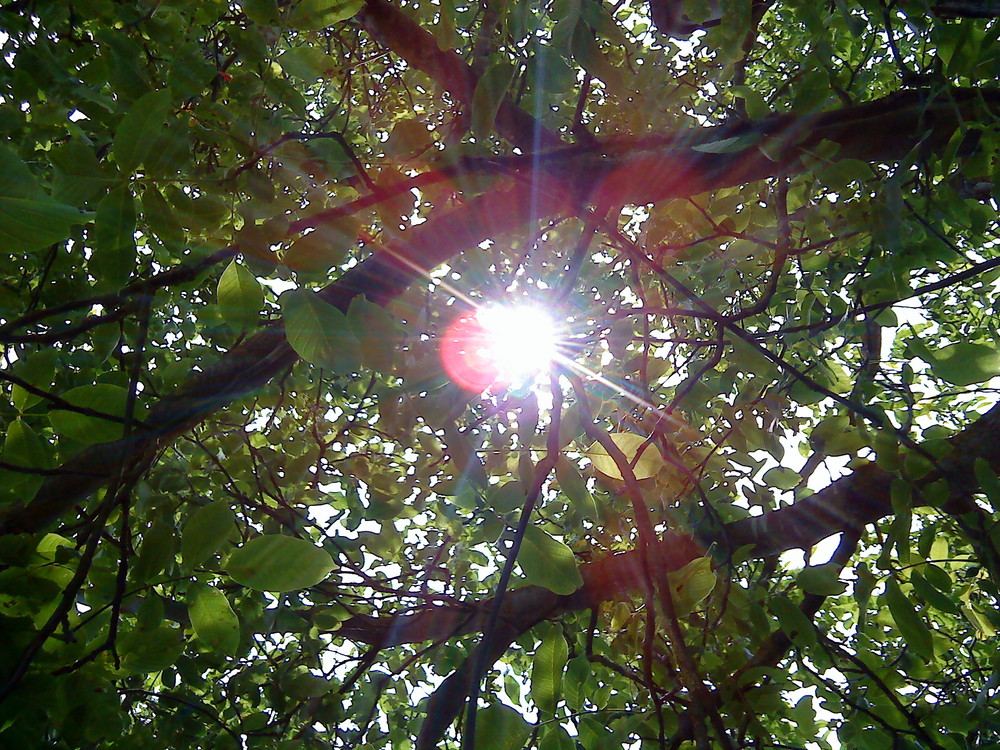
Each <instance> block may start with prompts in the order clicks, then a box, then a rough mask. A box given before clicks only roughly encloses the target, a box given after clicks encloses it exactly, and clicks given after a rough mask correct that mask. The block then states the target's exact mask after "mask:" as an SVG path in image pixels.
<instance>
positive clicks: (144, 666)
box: [118, 624, 184, 674]
mask: <svg viewBox="0 0 1000 750" xmlns="http://www.w3.org/2000/svg"><path fill="white" fill-rule="evenodd" d="M183 650H184V634H183V633H182V632H181V630H180V629H179V628H174V627H170V626H169V625H166V624H163V625H160V626H159V627H157V628H154V629H152V630H145V629H143V628H137V629H135V630H133V631H132V632H130V633H128V634H127V635H125V636H124V637H123V638H122V639H121V640H120V641H119V643H118V652H119V653H120V654H121V656H122V666H123V667H124V668H125V669H127V670H128V671H130V672H133V673H135V674H142V673H147V672H159V671H161V670H163V669H166V668H167V667H169V666H170V665H172V664H173V663H174V662H176V661H177V659H178V657H180V655H181V652H182V651H183Z"/></svg>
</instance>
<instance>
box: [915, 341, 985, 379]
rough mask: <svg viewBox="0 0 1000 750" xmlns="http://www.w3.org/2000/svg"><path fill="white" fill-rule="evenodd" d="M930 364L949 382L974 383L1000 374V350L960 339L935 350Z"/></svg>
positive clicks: (933, 369) (939, 375)
mask: <svg viewBox="0 0 1000 750" xmlns="http://www.w3.org/2000/svg"><path fill="white" fill-rule="evenodd" d="M929 364H930V366H931V370H932V371H933V372H934V374H935V375H937V376H938V377H939V378H941V379H942V380H944V381H946V382H948V383H952V384H953V385H972V384H974V383H982V382H984V381H986V380H989V379H990V378H994V377H996V376H997V375H1000V351H997V350H996V349H994V348H993V347H992V346H986V345H984V344H973V343H971V342H968V341H960V342H958V343H957V344H949V345H948V346H945V347H942V348H941V349H938V350H937V351H935V352H934V353H933V360H932V361H931V362H930V363H929Z"/></svg>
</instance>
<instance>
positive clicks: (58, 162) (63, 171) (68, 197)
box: [51, 139, 114, 206]
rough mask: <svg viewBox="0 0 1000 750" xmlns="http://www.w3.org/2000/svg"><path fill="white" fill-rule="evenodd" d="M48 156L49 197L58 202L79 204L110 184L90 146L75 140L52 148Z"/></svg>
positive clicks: (107, 175)
mask: <svg viewBox="0 0 1000 750" xmlns="http://www.w3.org/2000/svg"><path fill="white" fill-rule="evenodd" d="M51 158H52V166H53V170H52V197H53V198H54V199H55V200H57V201H60V202H61V203H68V204H70V205H72V206H82V205H84V204H86V203H88V202H89V201H91V200H93V199H94V198H96V197H97V196H98V195H101V194H102V193H104V192H105V191H107V190H109V189H110V188H111V186H112V185H113V184H114V178H113V177H112V176H111V175H109V174H108V173H107V171H106V170H105V168H104V166H103V165H102V164H101V163H100V162H99V161H98V160H97V156H95V154H94V150H93V149H92V148H91V147H90V146H88V145H87V144H85V143H83V142H81V141H79V140H75V139H74V140H71V141H67V142H66V143H64V144H62V145H61V146H58V147H56V148H54V149H53V150H52V156H51Z"/></svg>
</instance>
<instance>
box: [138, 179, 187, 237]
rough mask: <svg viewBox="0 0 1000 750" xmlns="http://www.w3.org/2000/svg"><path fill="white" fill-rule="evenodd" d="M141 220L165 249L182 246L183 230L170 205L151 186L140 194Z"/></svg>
mask: <svg viewBox="0 0 1000 750" xmlns="http://www.w3.org/2000/svg"><path fill="white" fill-rule="evenodd" d="M142 218H143V220H144V221H145V222H146V225H147V227H148V228H149V229H151V230H152V231H153V234H155V235H156V238H157V239H158V240H159V241H160V242H162V243H163V245H164V246H165V247H167V248H176V247H180V246H181V245H183V244H184V228H183V227H182V226H181V225H180V222H178V221H177V217H175V216H174V211H173V209H172V208H170V204H169V203H167V202H166V201H165V200H164V199H163V196H162V195H161V194H160V191H159V190H157V189H156V188H155V187H153V186H151V185H147V186H146V189H145V190H144V191H143V193H142Z"/></svg>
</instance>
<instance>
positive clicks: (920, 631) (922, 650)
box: [883, 579, 934, 660]
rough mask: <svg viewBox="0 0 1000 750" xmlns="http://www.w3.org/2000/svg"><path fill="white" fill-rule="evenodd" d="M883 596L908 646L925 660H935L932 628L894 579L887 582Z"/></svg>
mask: <svg viewBox="0 0 1000 750" xmlns="http://www.w3.org/2000/svg"><path fill="white" fill-rule="evenodd" d="M883 596H884V598H885V603H886V604H887V605H888V607H889V613H890V614H891V615H892V619H893V621H894V622H895V623H896V627H898V628H899V632H900V635H901V636H902V638H903V640H904V641H905V642H906V644H907V645H908V646H909V647H910V648H912V649H913V650H914V651H916V652H917V654H919V655H920V656H922V657H923V658H925V659H928V660H931V659H933V658H934V638H933V636H932V635H931V631H930V628H929V627H928V626H927V623H926V622H924V618H923V616H922V615H921V614H920V613H919V612H917V610H916V608H915V607H914V606H913V603H912V602H911V601H910V600H909V598H907V596H906V594H904V593H903V592H902V590H901V589H900V588H899V584H898V583H896V582H895V581H894V580H892V579H890V580H888V581H886V584H885V594H883Z"/></svg>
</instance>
